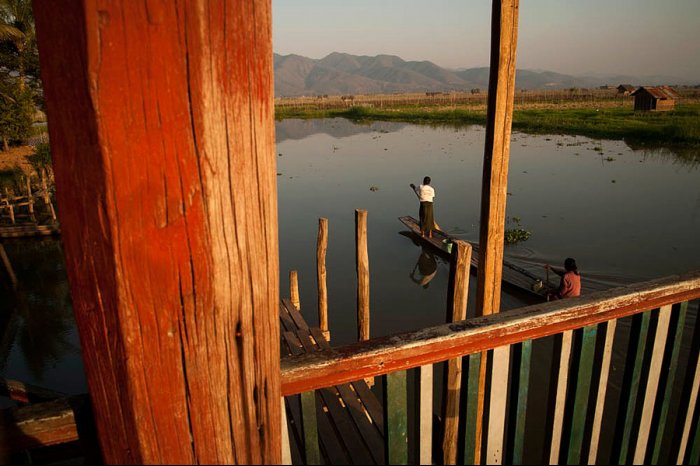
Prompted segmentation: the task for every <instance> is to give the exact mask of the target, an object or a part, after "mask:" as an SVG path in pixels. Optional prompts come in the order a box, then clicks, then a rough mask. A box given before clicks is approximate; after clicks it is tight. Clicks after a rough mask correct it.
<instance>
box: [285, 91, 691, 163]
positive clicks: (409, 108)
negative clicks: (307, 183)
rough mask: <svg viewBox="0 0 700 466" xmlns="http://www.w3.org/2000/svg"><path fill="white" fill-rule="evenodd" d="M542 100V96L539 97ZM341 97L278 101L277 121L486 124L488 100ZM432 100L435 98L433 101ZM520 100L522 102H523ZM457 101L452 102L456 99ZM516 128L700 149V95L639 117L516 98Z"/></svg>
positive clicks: (622, 105) (589, 102)
mask: <svg viewBox="0 0 700 466" xmlns="http://www.w3.org/2000/svg"><path fill="white" fill-rule="evenodd" d="M537 96H539V97H537ZM352 97H353V99H352V100H349V99H347V96H346V100H345V101H342V100H341V99H340V97H339V96H335V97H327V98H318V97H316V98H308V97H307V98H297V99H276V100H275V118H276V119H278V120H282V119H286V118H301V119H312V118H335V117H339V118H347V119H350V120H366V121H400V122H406V123H418V124H420V123H427V124H430V123H439V124H454V125H461V124H479V125H483V124H485V123H486V96H485V95H480V96H469V97H468V99H455V98H454V97H452V98H451V97H450V95H449V94H441V95H439V96H427V95H422V94H407V95H403V96H401V95H399V96H352ZM431 97H432V98H431ZM519 98H520V99H519ZM450 99H451V100H450ZM513 129H514V130H517V131H521V132H525V133H532V134H569V135H579V136H587V137H590V138H594V139H612V140H625V141H627V142H631V143H636V144H640V145H649V146H662V147H676V146H678V147H684V148H686V149H687V148H700V92H693V93H692V94H690V95H687V96H684V97H683V98H682V99H681V101H680V102H678V103H677V106H676V109H675V110H673V111H670V112H635V111H634V102H633V100H632V98H630V97H627V96H623V97H620V96H616V95H615V94H611V93H609V92H608V93H603V92H600V93H598V94H597V95H595V94H591V95H590V96H585V97H583V98H580V96H577V95H572V94H569V95H568V96H567V94H566V93H565V92H559V93H553V92H550V93H549V95H548V96H546V97H545V96H544V95H543V93H541V92H540V93H539V94H536V96H535V95H533V94H530V95H529V96H528V97H527V98H524V97H523V96H519V95H518V94H516V97H515V109H514V112H513Z"/></svg>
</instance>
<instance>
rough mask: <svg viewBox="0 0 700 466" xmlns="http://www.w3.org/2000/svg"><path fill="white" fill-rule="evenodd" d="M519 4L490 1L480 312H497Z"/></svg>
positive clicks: (480, 240)
mask: <svg viewBox="0 0 700 466" xmlns="http://www.w3.org/2000/svg"><path fill="white" fill-rule="evenodd" d="M518 4H519V1H518V0H494V1H493V8H492V13H491V64H490V70H491V71H490V75H489V94H488V110H487V116H486V117H487V120H486V142H485V147H484V170H483V177H482V182H481V216H480V224H481V227H480V229H479V269H478V274H477V297H476V298H477V299H476V308H477V312H478V313H479V314H480V315H488V314H492V313H496V312H498V311H499V309H500V304H501V275H502V269H503V241H504V228H505V213H506V191H507V187H508V159H509V156H510V133H511V124H512V120H513V95H514V92H515V49H516V45H517V40H518V8H519V6H518Z"/></svg>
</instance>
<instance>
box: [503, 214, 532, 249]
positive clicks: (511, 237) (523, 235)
mask: <svg viewBox="0 0 700 466" xmlns="http://www.w3.org/2000/svg"><path fill="white" fill-rule="evenodd" d="M506 223H507V224H508V223H512V224H514V225H515V228H506V230H505V233H504V242H505V244H516V243H519V242H521V241H527V240H528V239H529V238H530V236H531V235H532V233H531V232H529V231H527V230H525V229H524V228H522V227H521V225H520V217H512V218H506Z"/></svg>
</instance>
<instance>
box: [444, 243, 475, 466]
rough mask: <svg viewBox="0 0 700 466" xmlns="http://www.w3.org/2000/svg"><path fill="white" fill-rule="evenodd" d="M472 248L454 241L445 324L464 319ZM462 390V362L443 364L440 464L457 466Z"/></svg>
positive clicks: (454, 361) (454, 360) (451, 361)
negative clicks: (441, 456)
mask: <svg viewBox="0 0 700 466" xmlns="http://www.w3.org/2000/svg"><path fill="white" fill-rule="evenodd" d="M471 257H472V247H471V245H470V244H469V243H467V242H466V241H460V240H458V241H456V242H455V243H454V245H453V250H452V257H451V261H450V278H449V284H448V291H447V296H448V299H447V319H446V320H447V322H458V321H460V320H464V319H466V318H467V300H468V295H469V268H470V265H471ZM461 386H462V358H454V359H450V360H449V361H448V362H447V371H446V373H445V384H444V387H445V388H444V391H445V393H444V396H443V400H445V401H444V403H443V412H442V419H443V437H442V454H443V463H444V464H457V445H458V443H459V441H458V439H459V437H458V430H459V398H460V391H461Z"/></svg>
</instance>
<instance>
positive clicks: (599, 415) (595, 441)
mask: <svg viewBox="0 0 700 466" xmlns="http://www.w3.org/2000/svg"><path fill="white" fill-rule="evenodd" d="M616 328H617V320H611V321H608V324H607V329H606V330H605V346H604V349H603V360H602V361H601V363H600V378H599V379H598V396H597V398H596V404H595V412H594V414H593V428H592V430H591V444H590V448H589V449H588V464H596V460H597V458H598V445H599V444H600V432H601V428H602V426H603V411H604V409H605V395H606V393H607V388H608V376H609V374H610V363H611V362H612V351H613V344H614V342H615V329H616Z"/></svg>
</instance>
